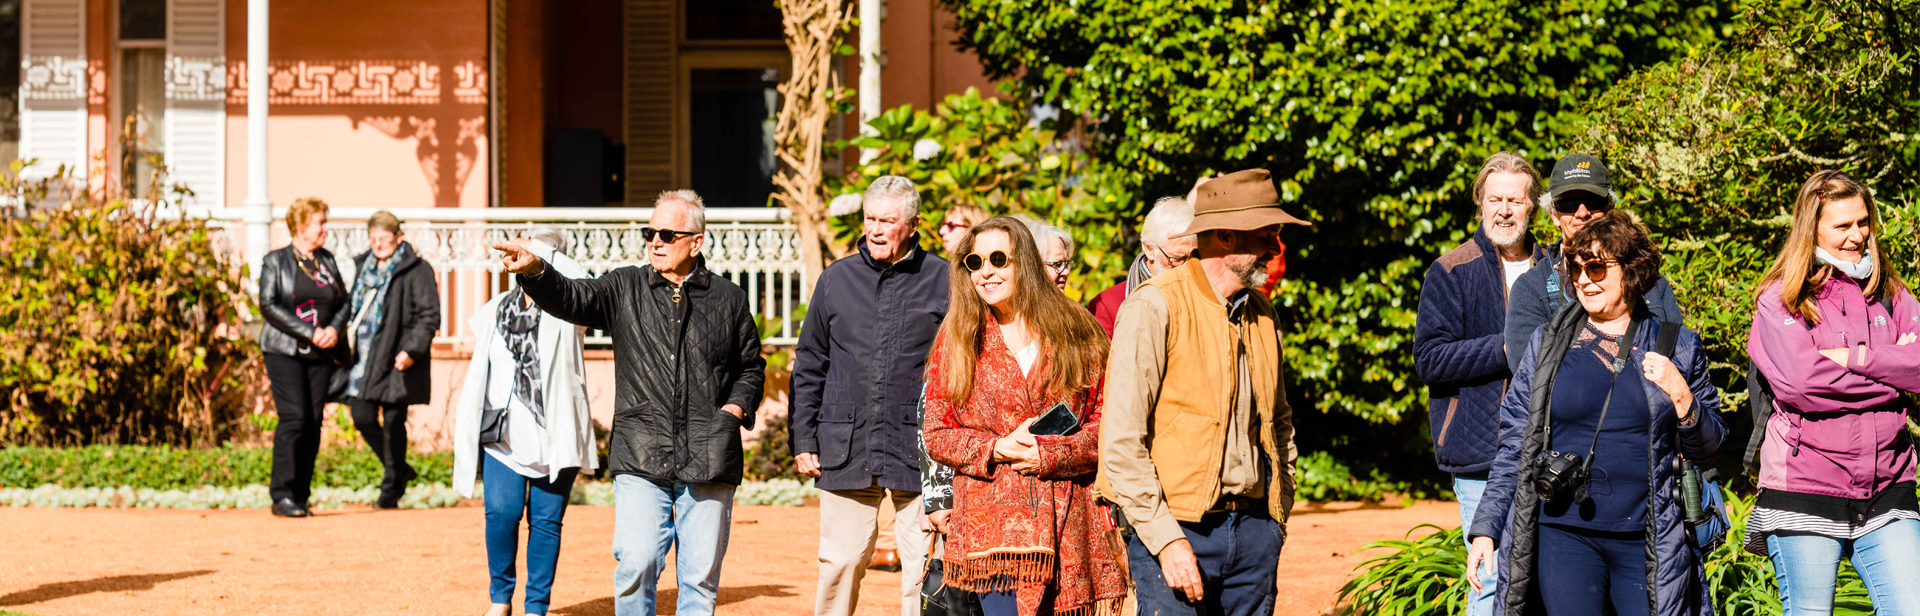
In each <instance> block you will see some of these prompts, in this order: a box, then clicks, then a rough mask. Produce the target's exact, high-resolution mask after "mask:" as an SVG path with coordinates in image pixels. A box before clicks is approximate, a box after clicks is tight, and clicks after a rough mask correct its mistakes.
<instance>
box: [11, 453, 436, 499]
mask: <svg viewBox="0 0 1920 616" xmlns="http://www.w3.org/2000/svg"><path fill="white" fill-rule="evenodd" d="M407 461H408V462H409V463H410V464H412V465H413V468H414V470H415V471H417V472H419V473H420V477H419V478H418V479H416V480H415V483H418V484H432V483H439V484H451V483H453V480H452V475H453V454H452V452H434V453H421V452H410V453H408V454H407ZM272 471H273V449H272V448H269V447H221V448H217V449H183V448H175V447H141V446H103V445H102V446H93V447H75V448H45V447H8V448H4V449H0V487H10V488H33V487H38V486H41V485H45V484H54V485H59V486H63V487H68V488H113V487H120V486H128V487H132V488H136V489H137V488H151V489H155V490H189V489H193V488H198V487H201V486H216V487H241V486H248V485H264V484H266V483H267V479H268V477H269V476H270V475H271V474H272ZM381 474H382V471H381V467H380V460H379V459H378V458H375V457H374V455H373V452H371V451H368V450H366V449H364V448H340V447H334V448H327V449H323V450H321V452H320V458H319V460H318V461H317V462H316V463H315V465H314V472H313V483H314V485H315V486H324V487H338V488H362V487H367V486H377V485H379V484H380V476H381Z"/></svg>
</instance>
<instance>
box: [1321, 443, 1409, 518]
mask: <svg viewBox="0 0 1920 616" xmlns="http://www.w3.org/2000/svg"><path fill="white" fill-rule="evenodd" d="M1298 471H1299V478H1300V483H1299V485H1298V487H1297V491H1296V494H1297V496H1298V498H1299V499H1300V500H1306V501H1356V500H1357V501H1371V502H1379V501H1382V500H1385V499H1386V498H1387V497H1388V496H1392V495H1401V496H1407V497H1415V496H1423V495H1424V494H1416V493H1415V491H1414V489H1413V484H1412V483H1410V482H1406V481H1395V480H1393V479H1391V478H1389V477H1387V475H1386V473H1383V472H1381V470H1380V469H1378V468H1373V469H1367V470H1366V475H1367V478H1366V479H1361V478H1359V477H1358V476H1356V475H1354V473H1353V469H1351V468H1348V467H1347V465H1346V464H1342V463H1341V462H1340V461H1339V460H1335V459H1333V454H1330V453H1327V452H1324V451H1315V452H1312V453H1305V454H1301V455H1300V460H1299V469H1298ZM1406 503H1407V504H1409V505H1411V504H1413V500H1412V498H1408V499H1407V501H1406Z"/></svg>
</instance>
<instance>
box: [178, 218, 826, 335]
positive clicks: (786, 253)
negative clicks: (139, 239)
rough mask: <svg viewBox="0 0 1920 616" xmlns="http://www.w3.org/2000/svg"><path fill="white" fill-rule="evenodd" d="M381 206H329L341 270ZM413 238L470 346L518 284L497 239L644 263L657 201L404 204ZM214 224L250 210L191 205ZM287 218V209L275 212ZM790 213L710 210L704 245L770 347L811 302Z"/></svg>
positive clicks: (445, 326) (454, 326)
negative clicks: (493, 303)
mask: <svg viewBox="0 0 1920 616" xmlns="http://www.w3.org/2000/svg"><path fill="white" fill-rule="evenodd" d="M375 211H376V210H372V209H364V208H335V209H333V210H331V211H330V212H329V222H328V225H327V228H328V231H329V233H328V234H327V235H328V238H327V249H328V250H330V251H332V252H333V253H334V255H335V256H336V257H337V258H339V259H340V260H341V261H342V263H341V271H342V272H344V273H346V274H347V276H348V277H349V278H351V277H352V276H353V272H352V271H351V270H352V261H351V259H352V257H353V256H354V255H358V254H360V253H362V252H366V250H367V229H366V223H365V221H366V219H367V217H369V216H371V215H373V213H374V212H375ZM389 211H391V212H393V214H394V215H395V216H396V217H398V218H400V220H401V221H402V223H403V227H404V229H405V233H406V238H405V239H406V240H407V241H408V242H410V243H412V244H413V247H414V249H415V250H417V251H419V254H420V257H421V258H423V259H426V260H427V262H428V263H431V264H432V265H433V268H434V271H435V273H436V275H437V276H438V277H439V282H440V306H441V311H440V315H441V323H440V330H439V334H438V335H437V336H436V337H435V339H434V342H436V343H448V344H451V345H452V346H454V347H455V348H458V349H462V350H466V349H470V348H471V346H472V341H473V332H472V331H471V330H470V328H469V327H468V326H467V320H468V319H469V318H470V317H471V316H472V315H473V313H474V311H476V310H478V309H479V307H480V305H481V304H484V303H486V301H487V300H488V299H490V298H492V297H493V296H494V295H496V294H499V293H500V292H502V291H506V290H509V289H512V288H513V286H514V279H513V277H512V276H510V275H507V274H506V273H505V272H503V271H502V270H501V268H500V257H499V253H497V252H495V251H494V250H493V249H492V248H490V247H491V246H492V245H493V244H495V243H498V242H503V241H507V240H511V239H514V238H517V237H521V236H524V235H529V234H531V233H532V232H533V231H535V230H537V229H542V228H549V229H554V230H556V231H558V232H559V233H560V235H561V237H562V238H564V243H565V244H567V245H566V246H562V247H561V248H562V250H564V251H565V252H566V253H567V254H568V255H569V256H571V257H573V258H574V259H575V260H576V261H579V262H580V265H581V266H582V267H585V268H586V270H587V271H588V272H589V273H591V274H593V275H595V276H598V275H601V274H604V273H606V272H609V271H612V270H614V269H617V268H620V267H625V266H629V265H633V266H640V265H645V264H646V263H647V256H646V241H645V240H644V239H642V238H641V234H640V229H641V228H642V227H645V226H646V222H647V220H648V219H649V218H650V217H651V216H652V213H653V209H652V208H399V209H393V210H389ZM189 213H190V215H199V216H205V217H208V218H210V219H212V223H213V224H215V225H218V226H223V227H226V228H228V229H229V230H230V231H231V232H232V233H233V234H234V237H238V236H239V235H240V230H241V229H242V227H243V226H244V225H243V222H242V220H241V217H242V215H243V211H242V210H241V209H240V208H230V209H197V208H196V209H190V210H189ZM283 218H284V210H281V211H276V212H275V219H276V220H280V219H283ZM787 220H788V219H787V211H786V210H784V209H776V208H709V209H708V210H707V230H706V235H707V238H706V245H705V248H704V249H703V251H702V252H703V253H704V254H705V256H706V259H707V269H709V270H712V271H713V272H714V273H715V274H719V275H722V276H725V277H726V278H727V279H728V280H731V281H733V283H734V284H737V285H740V288H742V289H745V290H746V292H747V302H748V306H749V307H751V308H752V309H753V313H754V314H756V315H759V316H760V318H761V319H762V320H763V321H764V322H765V323H767V324H769V325H770V326H772V327H771V328H770V329H769V328H763V329H762V331H763V332H767V333H769V335H768V336H767V337H766V338H765V339H764V340H763V342H764V343H765V344H769V345H792V344H794V342H795V340H796V336H797V335H798V333H799V331H800V323H799V321H797V320H796V319H795V316H797V315H795V311H796V309H797V308H798V307H799V305H800V304H801V303H803V302H805V301H807V294H808V293H810V292H811V289H807V288H805V285H806V282H805V281H806V267H805V265H804V263H803V262H802V260H801V257H800V245H799V237H798V233H797V232H796V231H795V229H794V226H793V224H792V223H790V222H787ZM586 342H587V344H589V345H604V344H608V343H610V342H611V340H610V339H608V338H607V337H606V335H605V334H604V333H602V332H599V331H592V332H589V333H588V337H587V341H586Z"/></svg>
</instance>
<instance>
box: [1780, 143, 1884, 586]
mask: <svg viewBox="0 0 1920 616" xmlns="http://www.w3.org/2000/svg"><path fill="white" fill-rule="evenodd" d="M1879 228H1880V212H1879V210H1878V209H1877V208H1876V206H1875V205H1874V202H1873V195H1872V193H1870V192H1868V191H1867V188H1866V187H1865V186H1862V185H1861V184H1860V183H1859V182H1858V181H1856V180H1854V179H1853V178H1851V177H1848V176H1847V175H1846V174H1844V173H1840V172H1838V171H1822V172H1819V173H1816V174H1814V176H1813V177H1812V178H1810V179H1808V180H1807V183H1806V184H1805V185H1804V186H1801V188H1800V196H1799V198H1798V199H1796V200H1795V202H1794V213H1793V229H1792V231H1790V232H1789V233H1788V234H1787V240H1786V243H1785V246H1784V247H1783V248H1782V249H1781V251H1780V257H1779V258H1778V259H1777V260H1775V261H1774V263H1773V267H1772V268H1771V269H1769V270H1767V274H1766V276H1765V277H1762V278H1761V279H1760V285H1759V287H1760V292H1759V296H1758V299H1757V301H1756V307H1755V311H1754V316H1753V331H1752V334H1751V335H1750V336H1749V338H1748V341H1747V353H1748V355H1750V356H1752V358H1753V363H1754V366H1755V367H1756V368H1758V369H1759V370H1760V373H1761V374H1763V375H1765V376H1766V377H1767V380H1768V381H1769V382H1770V383H1771V384H1772V385H1773V393H1774V401H1775V405H1776V406H1775V409H1776V412H1775V413H1774V414H1773V417H1772V419H1770V420H1769V421H1768V422H1767V425H1766V430H1767V434H1766V440H1765V441H1764V443H1763V444H1762V445H1761V448H1760V500H1759V502H1758V503H1757V505H1756V506H1755V507H1754V510H1753V514H1752V516H1751V517H1750V518H1748V520H1747V536H1746V548H1747V549H1748V550H1750V551H1753V552H1756V553H1758V552H1762V551H1763V550H1764V552H1765V553H1766V554H1768V555H1769V556H1770V557H1771V558H1772V559H1773V568H1774V574H1775V576H1776V577H1777V578H1778V580H1779V584H1780V599H1781V603H1782V604H1783V607H1784V609H1785V613H1786V614H1788V615H1790V616H1800V615H1808V614H1829V613H1831V612H1832V610H1833V590H1834V578H1835V576H1836V572H1837V570H1838V569H1839V566H1840V559H1841V558H1850V559H1852V561H1853V566H1854V568H1855V569H1857V570H1858V571H1859V572H1860V577H1861V579H1862V580H1863V581H1865V582H1866V585H1867V591H1868V594H1869V595H1871V596H1872V598H1873V607H1874V611H1875V613H1878V614H1882V615H1888V614H1894V615H1902V614H1920V513H1916V511H1917V510H1920V507H1916V503H1915V496H1914V449H1913V442H1912V439H1911V438H1910V437H1909V436H1908V435H1907V431H1906V419H1907V413H1908V410H1909V409H1908V405H1907V403H1906V402H1905V401H1904V400H1903V399H1902V398H1901V392H1903V391H1905V392H1915V391H1920V345H1915V344H1912V342H1914V340H1915V338H1916V334H1917V333H1920V303H1916V302H1915V301H1914V297H1913V293H1912V292H1910V291H1909V290H1908V288H1907V285H1906V284H1905V283H1903V282H1901V280H1900V275H1899V273H1898V272H1895V271H1893V268H1892V267H1891V262H1890V259H1888V257H1887V253H1886V252H1885V251H1883V250H1881V249H1880V247H1879V245H1878V244H1877V242H1876V240H1875V238H1874V231H1876V230H1877V229H1879Z"/></svg>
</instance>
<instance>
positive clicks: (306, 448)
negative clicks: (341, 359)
mask: <svg viewBox="0 0 1920 616" xmlns="http://www.w3.org/2000/svg"><path fill="white" fill-rule="evenodd" d="M266 364H267V382H269V383H271V384H272V386H273V409H274V412H275V413H276V414H278V415H279V416H280V425H279V426H278V427H275V428H274V429H273V477H272V479H270V480H269V481H268V482H267V491H268V492H269V493H271V494H272V495H273V498H274V500H279V499H282V498H290V499H293V502H296V503H301V504H306V502H307V497H308V496H310V495H311V494H312V492H313V459H314V458H315V457H317V456H319V455H320V428H321V426H322V425H324V422H325V421H326V400H327V388H328V387H330V386H332V385H333V373H334V371H335V370H338V369H339V368H336V367H335V366H334V365H333V362H331V361H328V360H326V359H320V358H313V359H306V358H299V357H293V356H289V355H274V354H271V353H269V354H267V356H266Z"/></svg>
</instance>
